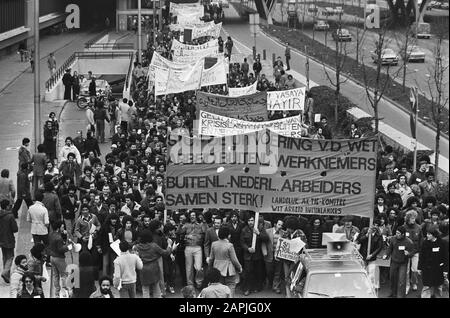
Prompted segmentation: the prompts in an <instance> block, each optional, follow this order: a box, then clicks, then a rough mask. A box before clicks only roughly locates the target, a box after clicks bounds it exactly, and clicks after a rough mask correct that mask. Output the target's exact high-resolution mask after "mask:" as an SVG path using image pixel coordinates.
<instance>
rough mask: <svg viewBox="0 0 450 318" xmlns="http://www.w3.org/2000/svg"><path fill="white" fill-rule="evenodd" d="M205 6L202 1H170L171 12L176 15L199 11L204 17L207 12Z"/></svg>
mask: <svg viewBox="0 0 450 318" xmlns="http://www.w3.org/2000/svg"><path fill="white" fill-rule="evenodd" d="M204 10H205V7H204V6H203V5H202V4H200V3H173V2H171V3H170V7H169V12H170V13H172V15H174V16H178V15H179V14H180V13H181V14H183V13H184V14H187V13H196V12H198V13H199V14H201V16H202V17H203V16H204V14H205V11H204Z"/></svg>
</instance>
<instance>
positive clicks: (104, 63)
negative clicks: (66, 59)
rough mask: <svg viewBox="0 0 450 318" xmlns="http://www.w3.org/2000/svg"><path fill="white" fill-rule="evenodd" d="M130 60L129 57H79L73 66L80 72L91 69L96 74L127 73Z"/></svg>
mask: <svg viewBox="0 0 450 318" xmlns="http://www.w3.org/2000/svg"><path fill="white" fill-rule="evenodd" d="M129 65H130V60H129V59H128V58H115V59H79V60H78V63H76V65H75V66H74V67H73V68H72V71H77V72H78V74H83V75H85V74H87V73H88V72H89V71H91V72H92V74H94V75H99V74H100V75H102V74H126V73H127V71H128V66H129Z"/></svg>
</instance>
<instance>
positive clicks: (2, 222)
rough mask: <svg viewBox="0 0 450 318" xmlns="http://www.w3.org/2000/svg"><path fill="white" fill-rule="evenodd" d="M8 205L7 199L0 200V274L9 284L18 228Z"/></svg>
mask: <svg viewBox="0 0 450 318" xmlns="http://www.w3.org/2000/svg"><path fill="white" fill-rule="evenodd" d="M8 207H9V200H2V201H1V202H0V208H1V210H0V247H1V249H2V257H3V271H2V274H1V276H2V278H3V280H4V281H5V283H7V284H9V279H10V276H11V272H10V271H11V265H12V261H13V259H14V248H15V246H16V239H15V237H14V233H17V231H18V230H19V228H18V227H17V223H16V220H15V219H14V216H13V214H12V213H11V211H8V210H7V209H8Z"/></svg>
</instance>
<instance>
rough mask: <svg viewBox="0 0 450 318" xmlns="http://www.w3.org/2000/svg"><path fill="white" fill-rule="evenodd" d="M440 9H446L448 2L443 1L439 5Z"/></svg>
mask: <svg viewBox="0 0 450 318" xmlns="http://www.w3.org/2000/svg"><path fill="white" fill-rule="evenodd" d="M441 9H442V10H448V2H444V3H443V4H442V5H441Z"/></svg>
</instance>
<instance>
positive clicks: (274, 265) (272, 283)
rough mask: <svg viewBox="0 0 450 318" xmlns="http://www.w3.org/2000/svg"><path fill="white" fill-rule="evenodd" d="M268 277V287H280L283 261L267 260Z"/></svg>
mask: <svg viewBox="0 0 450 318" xmlns="http://www.w3.org/2000/svg"><path fill="white" fill-rule="evenodd" d="M264 265H265V268H266V277H267V283H268V287H269V288H272V289H280V286H281V278H282V277H283V276H282V274H283V263H282V262H280V261H276V260H273V261H272V262H265V264H264Z"/></svg>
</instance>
